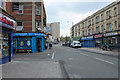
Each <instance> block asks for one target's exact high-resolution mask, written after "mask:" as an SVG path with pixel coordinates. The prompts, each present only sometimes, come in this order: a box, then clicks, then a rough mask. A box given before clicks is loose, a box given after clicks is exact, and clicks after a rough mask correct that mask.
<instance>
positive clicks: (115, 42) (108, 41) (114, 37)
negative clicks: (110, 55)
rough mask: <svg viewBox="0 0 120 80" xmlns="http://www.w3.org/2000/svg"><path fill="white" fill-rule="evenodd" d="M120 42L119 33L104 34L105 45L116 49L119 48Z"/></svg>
mask: <svg viewBox="0 0 120 80" xmlns="http://www.w3.org/2000/svg"><path fill="white" fill-rule="evenodd" d="M119 40H120V36H119V32H117V31H116V32H111V33H106V34H104V39H103V42H104V44H105V45H109V46H112V47H114V48H118V46H119V44H120V43H119Z"/></svg>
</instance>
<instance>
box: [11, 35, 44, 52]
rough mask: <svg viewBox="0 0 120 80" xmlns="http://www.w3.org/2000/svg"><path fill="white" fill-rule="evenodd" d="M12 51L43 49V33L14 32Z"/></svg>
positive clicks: (40, 50) (37, 50)
mask: <svg viewBox="0 0 120 80" xmlns="http://www.w3.org/2000/svg"><path fill="white" fill-rule="evenodd" d="M13 36H14V46H13V49H14V53H18V52H20V53H21V52H22V53H23V52H25V53H26V52H27V53H31V52H32V53H36V52H43V51H44V36H45V34H44V33H14V34H13Z"/></svg>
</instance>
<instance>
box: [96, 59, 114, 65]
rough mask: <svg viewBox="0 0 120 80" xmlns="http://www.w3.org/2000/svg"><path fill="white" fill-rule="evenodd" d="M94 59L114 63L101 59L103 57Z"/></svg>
mask: <svg viewBox="0 0 120 80" xmlns="http://www.w3.org/2000/svg"><path fill="white" fill-rule="evenodd" d="M95 59H97V60H100V61H103V62H106V63H109V64H114V63H112V62H110V61H106V60H103V59H100V58H95Z"/></svg>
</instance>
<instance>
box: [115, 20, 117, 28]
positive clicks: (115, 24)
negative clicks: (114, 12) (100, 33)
mask: <svg viewBox="0 0 120 80" xmlns="http://www.w3.org/2000/svg"><path fill="white" fill-rule="evenodd" d="M115 29H117V21H115Z"/></svg>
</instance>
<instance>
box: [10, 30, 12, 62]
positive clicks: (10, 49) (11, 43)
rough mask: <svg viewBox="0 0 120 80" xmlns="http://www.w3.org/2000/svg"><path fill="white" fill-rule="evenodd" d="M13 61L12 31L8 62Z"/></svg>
mask: <svg viewBox="0 0 120 80" xmlns="http://www.w3.org/2000/svg"><path fill="white" fill-rule="evenodd" d="M12 59H13V31H11V34H10V61H11V60H12Z"/></svg>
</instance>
